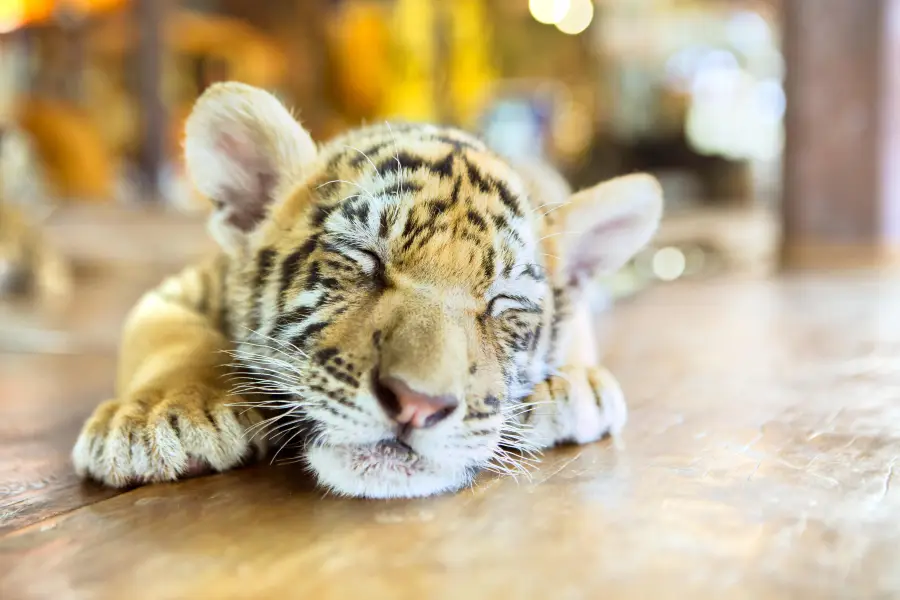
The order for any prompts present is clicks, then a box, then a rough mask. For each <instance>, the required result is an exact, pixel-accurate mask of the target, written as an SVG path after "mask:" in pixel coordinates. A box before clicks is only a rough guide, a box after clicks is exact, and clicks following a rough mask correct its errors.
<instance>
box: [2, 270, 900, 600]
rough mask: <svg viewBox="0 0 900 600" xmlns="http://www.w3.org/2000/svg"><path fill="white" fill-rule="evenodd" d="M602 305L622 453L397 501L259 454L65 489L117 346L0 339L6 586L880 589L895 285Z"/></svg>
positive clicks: (681, 290)
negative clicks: (40, 350) (155, 479)
mask: <svg viewBox="0 0 900 600" xmlns="http://www.w3.org/2000/svg"><path fill="white" fill-rule="evenodd" d="M120 295H121V297H122V298H123V299H124V298H125V297H126V296H128V295H129V294H126V293H124V292H123V293H121V294H120ZM110 311H111V312H110V313H109V314H110V315H120V314H121V307H118V308H111V309H110ZM611 316H612V319H611V321H610V320H604V322H602V323H601V324H600V326H598V333H602V334H604V336H607V339H608V340H609V344H608V345H607V348H608V356H609V359H608V363H609V364H610V365H611V367H612V368H613V370H614V371H615V372H617V373H618V375H619V377H620V379H621V380H622V383H623V385H624V387H625V389H626V392H627V393H628V395H629V397H630V402H631V410H632V413H631V421H630V424H629V426H628V428H627V429H626V434H625V436H624V440H623V445H622V447H619V448H617V447H614V446H613V445H612V444H611V443H609V442H601V443H597V444H594V445H591V446H586V447H581V448H568V449H561V450H558V451H553V452H550V453H548V454H547V455H546V457H545V460H544V462H543V464H542V465H541V466H540V468H538V469H536V470H535V471H534V472H533V474H532V476H531V479H530V480H525V479H520V480H519V481H513V480H511V479H503V480H500V479H495V478H492V477H484V478H482V479H481V480H479V482H478V484H477V486H476V487H475V488H474V489H472V490H467V491H463V492H461V493H459V494H457V495H455V496H445V497H440V498H433V499H425V500H414V501H380V502H375V501H361V500H347V499H338V498H334V497H328V496H325V495H324V494H323V493H322V492H321V491H319V490H317V489H315V488H314V487H313V486H312V485H311V483H310V482H309V480H308V479H307V478H306V477H305V475H304V473H303V472H302V470H301V469H297V468H291V467H278V466H276V467H270V466H258V467H251V468H247V469H244V470H241V471H237V472H232V473H229V474H224V475H218V476H213V477H205V478H199V479H194V480H189V481H185V482H182V483H178V484H171V485H157V486H151V487H144V488H139V489H135V490H132V491H128V492H125V493H115V492H111V491H109V490H104V489H102V488H99V487H97V486H94V485H92V484H85V483H81V482H79V481H77V480H76V478H75V477H74V476H73V475H72V473H71V468H70V466H69V463H68V458H67V454H68V451H69V448H70V446H71V443H72V441H73V440H74V437H75V434H76V431H77V428H78V426H79V423H80V421H81V419H82V418H83V417H84V416H85V415H86V414H87V412H88V411H89V410H90V407H91V405H92V404H93V403H94V402H95V401H97V400H100V399H102V398H104V397H105V396H107V395H108V394H109V393H110V381H111V376H112V369H113V359H112V349H111V348H110V349H109V350H104V349H103V348H102V347H101V346H95V347H93V350H91V351H90V352H89V351H87V350H84V351H79V352H75V353H73V354H58V355H53V356H51V355H42V354H30V355H25V354H19V355H13V354H7V355H3V356H2V362H0V391H2V394H0V519H2V520H3V525H2V527H3V529H2V533H0V598H3V599H4V600H19V599H25V598H47V599H51V598H52V599H54V600H56V599H68V598H78V599H81V598H92V599H93V598H111V599H135V600H142V599H151V598H152V599H157V600H158V599H169V598H172V599H174V598H179V599H180V598H185V599H198V598H211V599H231V598H235V599H236V598H260V599H263V598H265V599H269V598H272V599H289V598H310V599H313V598H315V599H332V598H333V599H338V598H341V599H343V598H348V599H349V598H376V599H377V598H392V599H393V598H410V599H422V598H434V599H445V598H446V599H449V598H497V597H499V598H505V599H519V598H553V599H576V598H590V599H594V598H633V599H638V598H653V599H659V598H682V597H686V598H692V599H693V600H698V599H705V598H710V599H717V600H718V599H722V598H736V599H743V598H765V599H767V600H776V599H780V598H809V599H813V598H815V599H820V598H854V599H859V598H887V597H891V596H894V597H896V596H898V595H900V480H898V474H897V473H896V471H898V470H900V465H898V464H897V459H898V456H900V280H890V279H885V278H879V277H878V276H877V275H838V274H830V275H815V276H812V275H810V276H785V277H782V278H781V279H777V280H771V281H718V282H701V283H681V284H672V285H669V286H666V287H658V288H654V289H652V290H650V291H648V292H646V293H644V294H642V295H640V296H638V297H637V298H635V299H634V300H633V301H631V302H629V303H627V304H623V305H620V306H618V307H616V309H615V310H614V312H613V313H612V315H611ZM118 318H119V317H118V316H110V317H109V319H110V322H113V321H115V320H116V319H118Z"/></svg>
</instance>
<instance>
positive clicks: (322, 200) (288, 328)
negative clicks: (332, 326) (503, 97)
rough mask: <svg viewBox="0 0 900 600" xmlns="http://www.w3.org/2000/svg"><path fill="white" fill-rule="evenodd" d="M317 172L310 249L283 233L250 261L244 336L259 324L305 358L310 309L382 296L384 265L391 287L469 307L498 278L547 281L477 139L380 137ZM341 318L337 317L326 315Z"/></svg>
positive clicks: (511, 199) (439, 134) (372, 132)
mask: <svg viewBox="0 0 900 600" xmlns="http://www.w3.org/2000/svg"><path fill="white" fill-rule="evenodd" d="M400 135H402V136H403V138H402V139H403V144H402V147H400V148H401V149H398V145H397V141H396V140H397V136H400ZM319 162H320V164H322V165H324V168H323V169H322V170H321V171H320V172H319V173H318V174H317V176H316V177H315V178H314V179H313V180H312V181H310V182H309V183H308V184H307V185H306V186H305V188H304V191H302V192H301V193H308V194H310V195H312V196H314V201H313V206H311V207H310V209H309V210H308V211H307V213H306V215H305V216H303V217H300V218H301V219H305V221H306V223H305V225H306V228H305V231H304V234H305V235H306V236H307V237H306V239H305V240H304V241H303V242H302V243H301V244H300V245H299V247H296V248H285V247H284V241H285V240H284V239H283V238H282V237H281V236H280V234H281V233H283V229H282V227H284V225H283V224H282V225H279V226H278V227H275V231H273V232H272V233H273V236H272V242H273V244H272V245H271V246H264V247H263V248H262V249H261V250H259V252H258V254H257V256H256V264H255V272H254V273H253V274H252V279H253V284H252V288H253V289H254V290H255V294H256V300H255V301H254V302H253V305H254V313H253V315H252V318H251V323H250V324H249V327H251V328H253V329H258V328H260V327H263V321H265V322H266V324H268V327H263V330H264V331H266V333H267V334H269V335H276V336H282V335H285V334H289V335H288V339H289V340H290V341H291V343H296V344H298V347H302V344H303V340H304V339H306V338H309V337H310V336H312V335H315V334H316V333H318V332H320V331H321V330H322V329H324V328H326V327H327V322H326V321H323V320H321V319H318V318H314V317H315V316H314V314H313V313H314V312H315V311H316V309H317V308H319V307H322V306H324V305H332V306H335V305H337V304H340V303H341V302H342V301H344V300H345V297H344V296H345V295H344V292H346V291H347V290H348V289H350V288H352V289H353V290H354V291H355V290H356V289H358V287H359V286H362V287H366V286H373V285H374V286H375V287H376V288H377V287H378V283H379V282H381V281H382V279H383V276H384V273H383V270H384V268H385V264H387V263H389V264H390V268H391V270H392V271H393V272H394V273H395V274H397V275H398V276H400V275H408V276H409V277H410V278H413V279H415V280H416V281H419V282H422V283H425V284H432V285H434V284H440V285H441V286H442V287H445V288H446V287H452V286H457V287H460V288H464V289H465V291H467V292H469V293H470V294H471V295H472V296H474V297H483V296H485V294H487V293H488V291H489V290H490V288H491V286H492V285H493V284H494V283H495V281H496V279H497V278H498V277H503V278H505V279H509V278H513V277H515V278H516V279H521V280H524V279H530V280H532V281H534V282H541V281H543V278H544V273H543V268H542V267H541V265H540V264H539V263H538V262H537V261H538V260H539V259H540V256H539V254H537V253H535V240H534V234H533V232H532V227H531V226H532V223H531V222H530V217H532V215H531V210H532V209H531V207H530V206H529V204H528V197H527V195H525V193H524V190H523V189H522V187H521V185H517V182H516V180H515V179H514V178H513V177H511V172H510V170H509V167H508V166H506V165H505V164H504V163H503V162H502V161H500V160H499V159H497V158H496V157H494V155H492V154H491V153H490V152H489V151H488V150H487V148H486V147H485V146H484V145H483V143H482V142H480V141H479V140H477V139H476V138H474V137H471V136H469V135H466V134H463V133H461V132H459V131H456V130H452V129H441V128H437V127H434V126H429V125H422V126H416V125H382V126H375V127H370V128H368V129H364V130H361V131H359V132H356V133H354V134H352V135H351V136H349V137H342V138H337V139H335V140H333V141H332V142H330V143H329V144H328V145H327V146H326V147H325V148H323V149H322V151H321V154H320V158H319ZM292 216H293V215H292ZM275 221H276V223H277V222H278V215H277V214H276V218H275ZM275 248H279V251H276V250H275ZM279 254H280V255H281V257H280V258H276V256H278V255H279ZM360 268H362V273H361V271H360ZM360 274H363V275H365V277H363V278H362V280H361V279H360V277H359V275H360ZM363 280H364V281H363ZM382 283H383V282H382ZM533 292H534V293H535V294H538V295H540V293H541V290H533ZM266 298H268V299H269V300H270V302H269V306H268V309H266V307H264V306H262V304H263V302H264V300H265V299H266ZM473 308H475V307H473ZM342 312H343V310H342V309H341V308H340V307H337V306H335V310H334V312H333V313H332V314H331V315H330V316H331V317H338V316H340V315H341V314H342ZM261 319H262V320H261Z"/></svg>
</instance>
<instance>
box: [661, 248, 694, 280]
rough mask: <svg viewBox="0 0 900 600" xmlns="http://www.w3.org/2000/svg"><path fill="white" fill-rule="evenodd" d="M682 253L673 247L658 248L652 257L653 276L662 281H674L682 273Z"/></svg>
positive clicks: (684, 263) (685, 262)
mask: <svg viewBox="0 0 900 600" xmlns="http://www.w3.org/2000/svg"><path fill="white" fill-rule="evenodd" d="M686 264H687V260H686V259H685V256H684V252H682V251H681V250H679V249H678V248H674V247H671V246H669V247H667V248H660V249H659V250H657V251H656V254H654V255H653V274H654V275H656V276H657V277H658V278H659V279H661V280H663V281H674V280H676V279H678V278H679V277H681V275H682V274H683V273H684V268H685V265H686Z"/></svg>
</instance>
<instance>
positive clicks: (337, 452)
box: [306, 446, 472, 499]
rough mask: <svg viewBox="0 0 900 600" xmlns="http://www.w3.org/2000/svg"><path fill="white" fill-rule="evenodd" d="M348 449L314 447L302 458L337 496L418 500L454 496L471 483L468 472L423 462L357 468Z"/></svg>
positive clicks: (358, 466) (343, 447)
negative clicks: (449, 469)
mask: <svg viewBox="0 0 900 600" xmlns="http://www.w3.org/2000/svg"><path fill="white" fill-rule="evenodd" d="M357 455H358V451H357V450H355V449H354V448H353V447H351V446H318V447H315V448H311V449H310V450H309V451H308V453H307V456H306V460H307V462H308V463H309V466H310V467H311V468H312V470H313V472H314V473H315V475H316V478H317V479H318V481H319V484H320V485H322V486H324V487H326V488H328V489H329V490H330V491H332V492H333V493H335V494H338V495H341V496H353V497H360V498H373V499H374V498H382V499H383V498H421V497H425V496H433V495H437V494H442V493H445V492H454V491H457V490H459V489H461V488H463V487H466V486H468V485H470V484H471V483H472V475H471V473H470V471H469V470H467V469H461V470H458V471H451V472H447V471H443V470H440V469H438V468H436V467H435V466H432V465H429V464H428V463H427V462H423V461H419V462H417V463H414V465H404V466H402V467H401V468H394V466H392V465H380V464H378V463H377V462H372V461H369V462H367V463H366V464H360V463H359V462H358V460H357Z"/></svg>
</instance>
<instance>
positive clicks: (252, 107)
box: [184, 82, 316, 246]
mask: <svg viewBox="0 0 900 600" xmlns="http://www.w3.org/2000/svg"><path fill="white" fill-rule="evenodd" d="M184 152H185V162H186V166H187V171H188V175H189V176H190V178H191V180H192V181H193V183H194V185H195V187H196V188H197V190H198V191H200V193H201V194H203V195H204V196H206V197H207V198H209V199H210V200H212V202H213V203H214V204H215V206H216V211H215V213H214V214H213V217H212V219H211V222H210V227H211V229H212V230H213V235H215V236H216V238H217V239H218V240H219V243H220V244H223V245H225V246H228V245H230V244H231V243H233V242H234V241H235V238H239V237H240V236H241V235H242V234H246V233H248V232H250V231H252V230H253V229H254V228H255V227H256V226H257V225H258V224H259V223H260V222H261V221H263V220H264V219H265V217H266V215H267V213H268V207H269V204H270V203H271V202H272V201H273V200H275V199H276V198H277V197H278V195H279V194H281V193H284V192H285V191H286V190H287V189H288V188H289V187H290V186H291V185H292V184H294V183H296V182H297V181H298V180H299V178H300V177H302V175H303V171H304V168H305V167H306V166H307V165H308V164H309V163H310V162H311V161H313V160H314V159H315V157H316V145H315V143H314V142H313V140H312V138H311V137H310V135H309V133H308V132H307V131H306V130H305V129H304V128H303V127H302V126H301V125H300V123H298V122H297V121H296V119H294V117H293V116H291V114H290V112H288V110H287V109H286V108H285V107H284V105H282V104H281V102H279V101H278V100H277V99H276V98H275V97H274V96H272V95H271V94H269V93H268V92H265V91H263V90H261V89H259V88H255V87H253V86H250V85H246V84H242V83H236V82H226V83H217V84H214V85H212V86H210V87H209V88H207V89H206V91H205V92H204V93H203V94H202V95H201V96H200V98H198V99H197V102H196V103H195V104H194V108H193V110H192V111H191V114H190V116H189V117H188V119H187V122H186V124H185V144H184Z"/></svg>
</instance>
